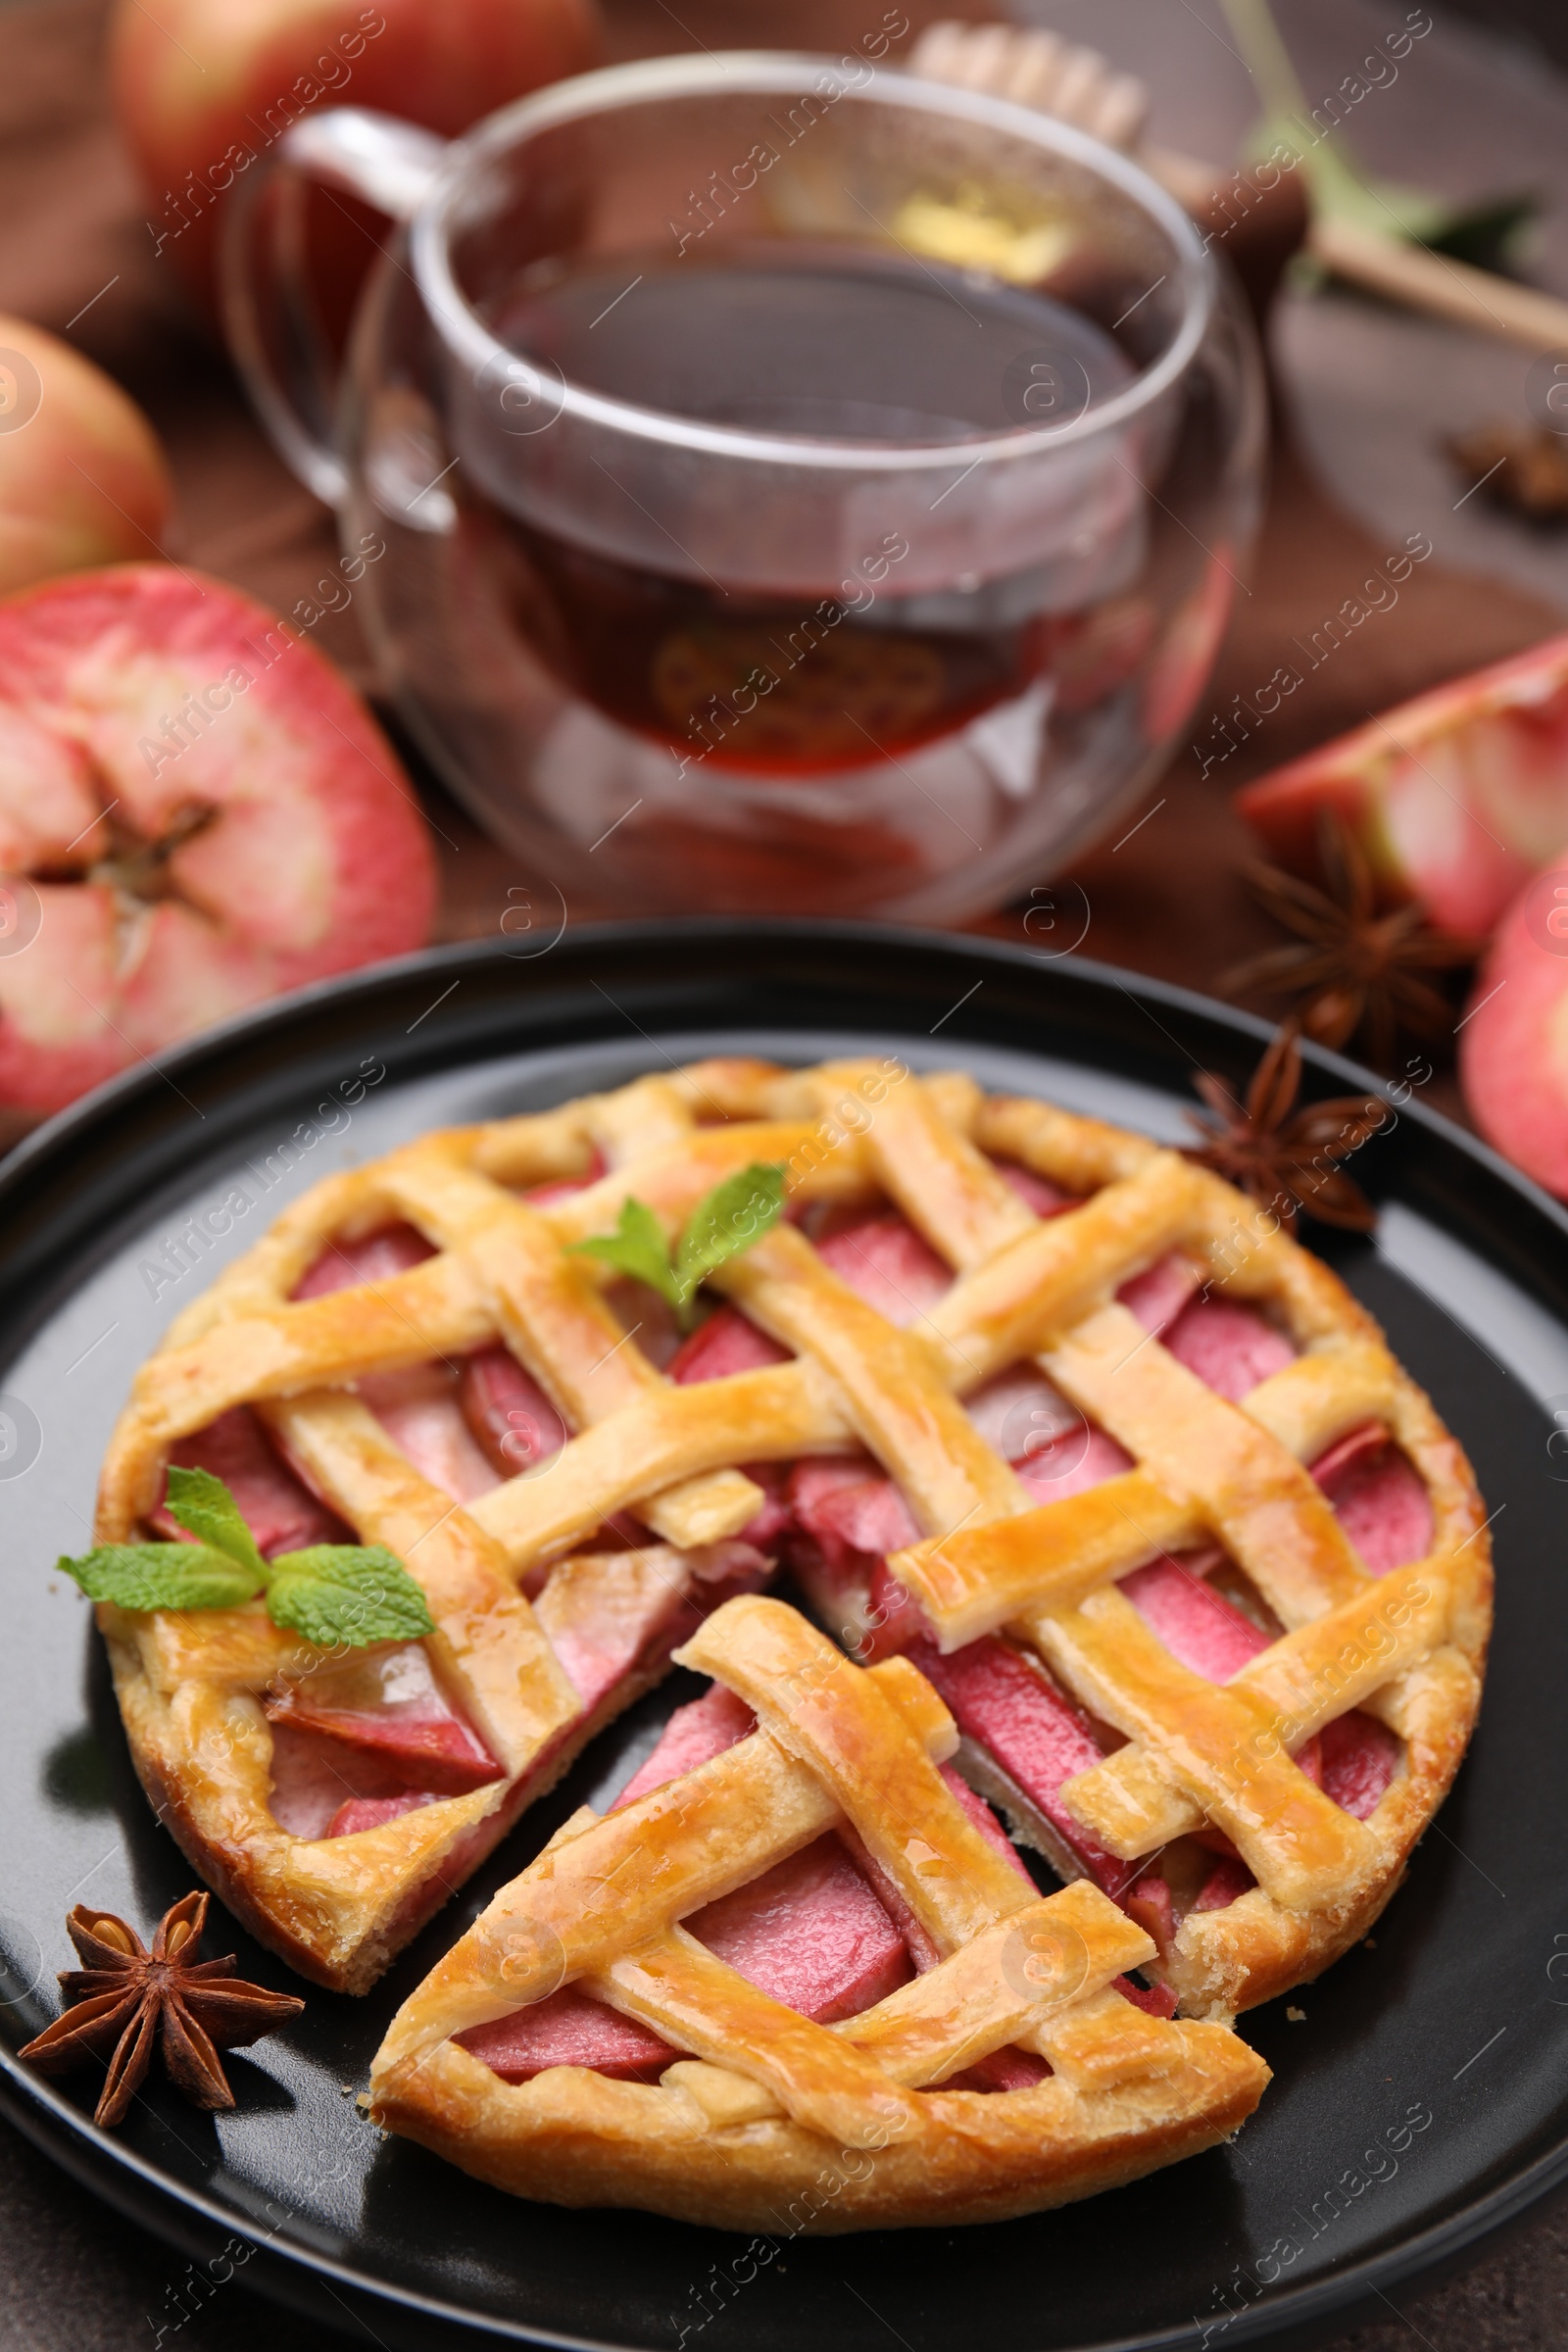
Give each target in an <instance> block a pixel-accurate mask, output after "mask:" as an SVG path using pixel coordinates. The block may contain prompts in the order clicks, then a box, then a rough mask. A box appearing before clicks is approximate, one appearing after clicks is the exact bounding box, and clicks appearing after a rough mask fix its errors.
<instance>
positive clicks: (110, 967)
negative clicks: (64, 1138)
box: [0, 564, 436, 1111]
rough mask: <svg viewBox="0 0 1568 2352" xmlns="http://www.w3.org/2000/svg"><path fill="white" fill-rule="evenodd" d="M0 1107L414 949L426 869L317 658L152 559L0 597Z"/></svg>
mask: <svg viewBox="0 0 1568 2352" xmlns="http://www.w3.org/2000/svg"><path fill="white" fill-rule="evenodd" d="M0 749H3V751H4V754H5V757H4V758H3V759H0V889H3V893H4V902H5V908H4V911H5V913H6V922H5V924H4V925H0V1103H8V1104H11V1105H13V1106H15V1107H17V1108H19V1109H24V1110H32V1111H47V1110H56V1109H58V1108H59V1107H60V1106H61V1105H62V1104H63V1103H69V1102H71V1101H72V1100H73V1097H75V1096H76V1095H79V1094H81V1093H83V1092H84V1091H85V1090H86V1088H88V1087H89V1086H93V1085H96V1084H97V1083H98V1082H99V1080H101V1079H104V1078H108V1077H110V1076H112V1075H113V1074H114V1072H115V1071H117V1070H121V1069H124V1068H126V1067H128V1066H129V1064H130V1063H132V1062H134V1061H136V1060H138V1059H141V1058H143V1057H145V1056H147V1055H149V1054H156V1053H157V1052H158V1051H159V1049H160V1048H161V1047H164V1046H169V1045H172V1044H173V1043H175V1042H176V1041H177V1040H178V1039H180V1038H184V1037H189V1036H190V1035H191V1034H192V1033H193V1032H194V1031H196V1030H198V1029H202V1028H205V1027H206V1026H207V1025H208V1024H209V1023H211V1022H213V1021H219V1020H222V1019H224V1018H225V1017H226V1016H227V1015H229V1014H230V1013H235V1012H238V1011H240V1010H242V1009H243V1008H244V1007H245V1006H247V1005H255V1004H258V1003H260V1002H261V1001H262V1000H263V999H265V998H267V997H270V996H274V995H276V994H277V993H279V992H280V991H281V990H283V989H289V988H298V987H300V986H302V985H303V984H304V983H306V982H308V981H312V980H319V979H324V978H325V977H326V976H327V975H328V974H329V973H332V972H341V971H347V970H350V969H352V968H353V967H354V966H355V965H358V964H362V963H372V962H375V961H376V960H378V959H379V958H380V957H382V956H397V955H401V954H403V953H405V952H406V951H408V950H410V949H413V948H417V947H419V946H422V944H423V943H424V941H425V940H426V939H427V938H428V936H429V930H430V923H431V917H432V914H433V911H434V906H435V886H436V877H435V865H434V859H433V858H432V855H431V850H430V843H429V837H428V835H427V833H426V831H425V827H424V822H423V819H422V817H421V816H420V814H419V810H418V807H417V802H416V801H415V798H414V793H413V789H412V787H411V786H410V785H409V783H408V781H407V779H406V777H405V776H404V775H403V772H402V770H401V768H400V767H399V764H398V760H397V756H396V754H395V753H394V752H393V751H392V749H391V746H390V745H389V744H388V743H387V741H386V739H385V737H384V736H383V735H382V734H381V731H380V729H379V728H378V727H377V726H376V725H375V722H374V721H373V719H372V718H371V717H370V715H369V712H368V711H367V710H366V708H365V705H364V704H363V703H362V702H361V701H360V698H359V697H358V695H356V694H355V693H354V692H353V691H352V689H351V688H350V687H349V686H348V685H347V684H346V683H345V681H344V680H343V679H342V678H341V677H340V676H339V675H338V673H337V672H336V671H335V670H334V669H333V668H331V666H330V665H329V664H328V663H327V662H324V661H323V660H322V658H321V656H320V655H319V653H317V652H316V650H315V649H314V647H312V646H310V645H308V644H306V643H305V642H304V641H303V640H301V639H300V638H299V637H297V636H296V635H294V634H293V633H292V632H291V631H289V630H288V629H286V628H285V627H284V626H283V624H282V623H281V622H280V621H278V620H277V619H276V618H275V617H274V615H273V614H271V613H269V612H268V611H267V610H266V609H265V607H263V606H261V605H257V604H254V603H252V601H251V600H250V598H248V597H244V596H240V595H238V594H237V593H236V592H235V590H233V589H232V588H229V587H226V586H224V584H223V583H222V582H221V581H220V580H213V579H202V578H200V577H198V576H197V575H195V574H193V573H190V572H186V571H183V570H180V569H177V568H176V567H175V566H174V565H172V564H117V565H114V566H113V567H111V568H110V569H108V570H105V571H90V572H78V573H75V574H73V576H72V577H70V578H67V579H63V580H59V581H56V582H54V583H52V584H51V585H49V586H47V587H44V588H40V589H34V590H32V591H30V592H29V593H28V594H26V595H25V596H20V597H15V598H13V599H11V600H10V601H9V602H8V603H6V604H3V605H0Z"/></svg>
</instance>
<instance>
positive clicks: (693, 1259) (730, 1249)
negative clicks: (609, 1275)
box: [567, 1160, 784, 1331]
mask: <svg viewBox="0 0 1568 2352" xmlns="http://www.w3.org/2000/svg"><path fill="white" fill-rule="evenodd" d="M783 1210H784V1167H783V1163H782V1162H781V1161H780V1162H772V1161H766V1160H754V1161H753V1162H752V1164H751V1166H750V1167H749V1168H741V1169H739V1170H737V1172H736V1173H735V1174H734V1175H733V1176H726V1177H725V1178H724V1180H723V1182H722V1183H721V1184H715V1185H714V1187H713V1189H712V1191H711V1193H707V1194H705V1195H704V1197H703V1199H702V1200H701V1201H698V1203H697V1206H696V1207H695V1208H694V1209H693V1210H692V1213H691V1215H690V1217H689V1218H688V1219H687V1222H686V1230H685V1232H684V1233H683V1234H682V1235H681V1237H680V1247H679V1248H678V1249H677V1250H675V1251H674V1252H673V1253H671V1250H670V1247H669V1243H668V1241H667V1239H666V1238H665V1234H664V1229H663V1227H662V1225H661V1223H660V1222H659V1219H658V1218H657V1217H656V1216H655V1214H654V1212H653V1210H652V1209H651V1208H650V1207H649V1206H648V1205H647V1203H646V1201H638V1200H635V1199H630V1198H628V1199H627V1200H625V1201H622V1202H621V1204H620V1218H619V1222H618V1223H617V1225H616V1227H615V1230H614V1232H613V1233H596V1234H593V1235H591V1236H590V1237H589V1239H588V1240H587V1241H583V1242H571V1243H569V1244H568V1245H567V1247H568V1249H570V1250H580V1251H581V1252H582V1253H583V1254H584V1255H585V1256H587V1257H597V1258H600V1259H602V1260H603V1262H604V1263H605V1264H606V1265H608V1266H613V1267H614V1268H615V1270H616V1272H617V1273H619V1274H629V1275H630V1276H631V1278H632V1280H633V1281H634V1282H645V1283H647V1285H648V1287H649V1289H650V1290H654V1291H657V1292H658V1293H659V1294H660V1297H661V1298H662V1299H668V1301H669V1303H670V1305H671V1306H672V1307H673V1308H674V1310H675V1313H676V1316H677V1318H678V1320H679V1322H680V1326H681V1329H682V1330H683V1331H690V1330H691V1328H692V1326H693V1324H694V1323H695V1322H696V1320H697V1309H696V1294H697V1291H698V1288H699V1286H700V1285H701V1284H702V1283H705V1282H706V1281H707V1280H708V1277H709V1276H710V1275H711V1274H716V1273H717V1271H718V1269H719V1267H720V1266H722V1265H725V1264H727V1262H728V1261H729V1259H730V1258H732V1257H738V1256H739V1255H740V1253H741V1251H742V1250H749V1249H750V1248H751V1246H752V1244H753V1243H754V1242H755V1241H759V1240H760V1238H761V1236H762V1235H763V1234H764V1233H766V1231H767V1229H768V1227H769V1226H770V1225H775V1224H776V1223H777V1222H778V1219H779V1217H780V1216H781V1215H782V1214H783Z"/></svg>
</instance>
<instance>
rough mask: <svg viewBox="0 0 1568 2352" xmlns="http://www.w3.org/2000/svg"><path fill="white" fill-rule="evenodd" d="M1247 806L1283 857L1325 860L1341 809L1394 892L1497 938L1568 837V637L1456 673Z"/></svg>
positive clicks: (1246, 797) (1308, 756)
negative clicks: (1327, 820) (1514, 905)
mask: <svg viewBox="0 0 1568 2352" xmlns="http://www.w3.org/2000/svg"><path fill="white" fill-rule="evenodd" d="M1236 805H1237V807H1238V809H1240V810H1241V812H1242V814H1243V815H1244V816H1245V817H1246V818H1247V819H1248V821H1249V822H1250V824H1252V825H1254V826H1255V827H1256V828H1257V830H1258V832H1259V833H1261V834H1262V836H1263V838H1264V840H1265V841H1266V842H1267V843H1268V845H1269V847H1270V849H1271V850H1272V851H1273V853H1274V855H1275V856H1276V857H1277V858H1279V859H1280V861H1281V862H1282V863H1283V864H1285V865H1287V866H1290V867H1291V868H1293V869H1294V870H1295V871H1296V872H1298V873H1306V874H1312V873H1315V872H1316V870H1317V868H1318V857H1319V853H1318V840H1319V827H1320V820H1321V817H1322V815H1323V813H1324V812H1325V811H1332V812H1333V813H1334V814H1336V815H1338V816H1339V817H1341V818H1342V819H1343V820H1344V822H1345V823H1346V824H1347V825H1348V827H1349V828H1350V830H1351V832H1352V833H1353V834H1354V835H1355V837H1356V839H1357V840H1358V841H1359V842H1360V844H1361V847H1362V849H1363V850H1364V852H1365V853H1366V856H1367V858H1368V860H1369V861H1370V863H1371V866H1372V870H1373V873H1374V875H1375V876H1376V877H1377V881H1378V884H1379V887H1380V889H1381V890H1382V891H1383V892H1384V893H1385V894H1386V896H1387V897H1388V898H1389V899H1390V900H1391V901H1402V900H1407V899H1414V900H1416V901H1418V902H1419V903H1420V904H1421V905H1422V906H1423V907H1425V908H1426V910H1427V912H1428V914H1429V915H1430V916H1431V918H1432V920H1433V922H1434V923H1436V924H1437V925H1438V926H1439V928H1440V929H1442V930H1445V931H1451V932H1453V933H1455V934H1457V935H1458V936H1460V937H1465V938H1475V937H1480V936H1485V934H1486V933H1487V932H1489V931H1490V930H1491V929H1492V927H1493V925H1494V924H1495V922H1496V921H1497V919H1498V917H1499V916H1500V915H1501V913H1502V912H1503V909H1504V908H1505V907H1507V905H1508V903H1509V901H1510V900H1511V899H1512V898H1513V897H1514V896H1515V894H1516V893H1517V892H1518V890H1519V888H1520V885H1521V884H1522V883H1524V882H1525V881H1526V880H1527V879H1528V877H1529V876H1530V875H1531V874H1533V873H1535V872H1537V871H1538V870H1539V869H1540V868H1541V867H1542V866H1544V865H1545V864H1547V863H1548V862H1549V861H1550V860H1551V859H1552V858H1555V857H1556V856H1557V854H1558V852H1559V851H1561V850H1562V849H1564V848H1565V847H1568V635H1565V636H1561V637H1551V638H1548V639H1547V640H1546V642H1545V643H1544V645H1538V646H1533V647H1531V649H1530V651H1529V652H1528V653H1523V654H1515V655H1513V656H1512V657H1511V658H1510V659H1509V660H1508V661H1506V662H1494V663H1493V664H1492V665H1491V667H1490V668H1487V669H1478V670H1473V671H1472V672H1471V673H1470V674H1469V675H1468V676H1466V677H1462V678H1454V679H1451V680H1450V681H1449V682H1448V683H1447V684H1446V685H1444V686H1437V687H1434V688H1433V689H1432V691H1431V692H1430V693H1427V694H1421V695H1417V696H1416V698H1415V700H1414V701H1413V702H1408V703H1402V704H1400V705H1399V706H1398V708H1397V709H1396V710H1393V711H1386V712H1385V713H1384V714H1383V716H1382V717H1381V718H1374V719H1369V720H1368V721H1367V723H1366V725H1365V726H1363V727H1356V728H1354V729H1352V731H1351V732H1350V733H1349V734H1348V735H1341V736H1339V737H1338V738H1337V739H1336V740H1335V741H1334V742H1333V743H1325V744H1320V745H1319V746H1318V748H1317V749H1316V750H1315V751H1311V752H1307V753H1305V754H1304V755H1303V756H1302V757H1301V758H1300V759H1299V760H1291V761H1289V763H1288V764H1287V765H1286V766H1284V767H1277V768H1275V769H1274V770H1273V772H1272V774H1270V775H1266V776H1260V777H1259V778H1258V779H1257V781H1256V782H1255V783H1252V784H1248V785H1246V786H1244V787H1243V789H1242V790H1241V792H1239V793H1238V794H1237V796H1236Z"/></svg>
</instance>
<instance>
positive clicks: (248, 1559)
mask: <svg viewBox="0 0 1568 2352" xmlns="http://www.w3.org/2000/svg"><path fill="white" fill-rule="evenodd" d="M164 1507H165V1509H166V1510H167V1511H168V1513H169V1516H170V1517H171V1519H172V1520H174V1521H175V1522H176V1523H177V1525H179V1526H180V1527H182V1528H184V1530H185V1531H186V1533H187V1534H188V1535H192V1536H195V1537H196V1538H197V1539H198V1541H199V1542H201V1543H203V1544H211V1545H212V1547H213V1549H214V1550H215V1551H224V1552H227V1554H228V1556H229V1558H230V1559H231V1560H238V1561H239V1562H240V1563H241V1565H242V1566H243V1567H246V1568H249V1569H250V1570H251V1571H252V1572H253V1574H254V1575H255V1577H256V1580H257V1584H258V1585H260V1584H265V1583H266V1582H267V1563H266V1561H265V1560H264V1559H263V1558H262V1555H261V1553H260V1552H259V1551H258V1550H257V1548H256V1538H255V1537H254V1536H253V1535H252V1534H251V1531H250V1529H249V1528H248V1527H247V1526H246V1524H245V1522H244V1520H243V1518H242V1517H241V1516H240V1508H239V1504H238V1503H237V1502H236V1501H235V1500H234V1497H233V1495H231V1494H230V1493H229V1491H228V1489H227V1487H225V1486H224V1484H223V1482H222V1480H221V1478H215V1477H214V1476H213V1473H212V1472H211V1470H182V1469H180V1467H179V1465H178V1463H177V1462H176V1463H171V1465H170V1471H169V1493H168V1497H167V1499H166V1502H165V1505H164ZM251 1591H252V1592H253V1593H254V1592H255V1591H256V1585H252V1587H251ZM187 1605H188V1606H193V1607H198V1608H199V1607H200V1606H201V1603H200V1602H199V1601H198V1602H193V1603H188V1604H187Z"/></svg>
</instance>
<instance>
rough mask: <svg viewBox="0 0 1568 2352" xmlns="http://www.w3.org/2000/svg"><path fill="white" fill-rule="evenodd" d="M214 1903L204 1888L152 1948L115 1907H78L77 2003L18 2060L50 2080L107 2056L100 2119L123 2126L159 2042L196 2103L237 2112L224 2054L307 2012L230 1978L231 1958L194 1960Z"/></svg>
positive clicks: (64, 1984)
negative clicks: (27, 2062) (118, 1915)
mask: <svg viewBox="0 0 1568 2352" xmlns="http://www.w3.org/2000/svg"><path fill="white" fill-rule="evenodd" d="M208 1901H209V1897H208V1896H207V1895H206V1894H204V1893H202V1892H200V1891H197V1892H195V1893H192V1894H187V1895H185V1896H183V1897H182V1898H181V1900H180V1901H179V1902H177V1903H175V1904H174V1905H173V1906H172V1909H171V1910H169V1911H166V1912H165V1914H164V1916H163V1918H162V1919H161V1920H160V1921H159V1923H158V1932H157V1934H156V1935H155V1936H154V1937H153V1940H152V1949H151V1950H150V1951H149V1950H148V1948H147V1946H146V1944H144V1943H143V1942H142V1939H141V1937H140V1936H138V1935H137V1933H136V1931H135V1929H134V1928H132V1927H127V1926H126V1924H125V1922H124V1921H123V1919H117V1918H116V1917H115V1915H114V1913H113V1912H112V1911H90V1910H88V1908H87V1906H86V1905H85V1904H84V1903H78V1904H77V1905H76V1908H75V1909H74V1911H73V1912H72V1914H71V1916H70V1918H69V1919H68V1920H67V1922H66V1927H67V1930H68V1932H69V1934H70V1936H71V1940H72V1942H73V1944H74V1945H75V1947H76V1956H77V1958H78V1959H79V1960H80V1961H81V1963H82V1965H81V1967H80V1968H68V1969H62V1970H61V1972H60V1985H61V1989H62V1991H63V1992H64V1993H65V1996H66V1999H67V2001H68V2002H69V2003H70V2004H71V2005H70V2006H69V2007H68V2008H67V2009H66V2011H65V2013H64V2014H63V2015H62V2016H60V2017H58V2018H56V2020H55V2022H54V2024H53V2025H52V2026H48V2027H46V2028H45V2029H44V2031H43V2033H41V2034H39V2035H38V2036H37V2038H36V2040H34V2041H29V2042H28V2044H27V2046H26V2048H25V2050H23V2051H21V2052H20V2053H19V2054H20V2055H21V2056H22V2057H24V2058H29V2059H31V2061H32V2063H33V2065H34V2066H36V2067H37V2068H38V2070H39V2072H40V2073H41V2074H45V2075H63V2074H66V2073H68V2072H69V2071H70V2069H71V2068H72V2067H74V2066H79V2065H80V2064H81V2063H82V2062H83V2061H84V2060H85V2059H88V2058H96V2059H98V2060H99V2061H100V2062H101V2061H102V2060H103V2059H105V2058H107V2059H108V2061H109V2074H108V2078H107V2080H106V2082H105V2083H104V2087H103V2095H102V2097H101V2098H100V2099H99V2101H98V2107H97V2113H96V2115H95V2117H94V2121H95V2122H97V2123H100V2124H118V2123H119V2122H120V2121H121V2119H122V2117H123V2115H124V2113H125V2111H126V2109H127V2108H128V2107H129V2105H130V2102H131V2100H132V2099H133V2098H134V2096H135V2094H136V2092H137V2090H138V2089H139V2087H140V2085H141V2082H142V2080H143V2078H144V2076H145V2075H146V2072H147V2069H148V2067H149V2066H150V2065H151V2064H152V2057H153V2049H154V2045H155V2044H160V2043H161V2045H162V2049H163V2055H164V2066H165V2069H166V2071H167V2072H168V2075H169V2077H170V2080H171V2081H172V2082H173V2083H174V2084H175V2085H176V2087H177V2088H178V2089H179V2090H181V2091H182V2092H183V2093H184V2095H185V2097H186V2098H187V2099H189V2100H190V2102H191V2104H192V2106H193V2107H207V2108H223V2107H232V2106H233V2104H234V2094H233V2092H232V2091H231V2090H230V2089H229V2087H228V2084H227V2082H226V2081H225V2080H224V2077H223V2069H222V2065H221V2061H220V2059H219V2055H218V2053H219V2051H220V2050H221V2049H224V2050H231V2049H236V2048H238V2047H239V2046H240V2045H241V2044H243V2043H245V2042H250V2041H260V2039H261V2037H262V2035H263V2034H270V2033H271V2032H272V2031H273V2030H274V2028H276V2027H278V2026H281V2025H283V2024H285V2023H286V2022H287V2020H288V2019H289V2018H291V2017H297V2016H298V2015H299V2013H300V2011H301V2010H302V2009H303V2008H304V2006H305V2003H304V2002H303V2001H302V2000H298V1999H296V1997H295V1996H294V1994H293V1993H291V1992H269V1991H268V1990H267V1988H266V1986H265V1985H247V1984H246V1983H245V1982H244V1981H243V1980H242V1979H241V1978H239V1977H234V1976H230V1975H229V1974H228V1971H229V1970H230V1969H232V1967H233V1965H234V1955H233V1953H232V1952H230V1953H229V1954H228V1956H227V1958H226V1959H222V1960H198V1959H197V1957H196V1952H197V1947H198V1945H199V1944H200V1942H201V1935H202V1928H203V1925H204V1923H205V1921H206V1918H207V1905H208Z"/></svg>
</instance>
